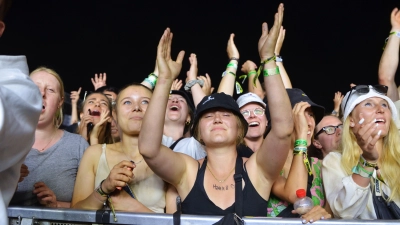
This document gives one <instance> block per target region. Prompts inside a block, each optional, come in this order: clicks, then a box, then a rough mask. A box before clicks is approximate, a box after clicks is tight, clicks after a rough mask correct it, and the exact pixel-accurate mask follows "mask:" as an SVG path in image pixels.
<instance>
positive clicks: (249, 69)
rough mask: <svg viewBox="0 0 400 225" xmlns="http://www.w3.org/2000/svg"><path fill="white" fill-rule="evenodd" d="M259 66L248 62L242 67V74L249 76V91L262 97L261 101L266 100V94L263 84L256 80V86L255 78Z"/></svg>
mask: <svg viewBox="0 0 400 225" xmlns="http://www.w3.org/2000/svg"><path fill="white" fill-rule="evenodd" d="M256 69H257V65H256V64H255V63H254V62H253V61H250V60H247V61H246V62H245V63H243V65H242V69H241V70H242V72H243V73H245V74H247V77H248V81H247V82H248V91H249V92H252V93H255V94H256V95H258V97H260V98H261V99H264V97H265V93H264V90H263V89H262V86H261V83H260V80H259V79H256V84H255V85H254V82H253V80H254V76H256V74H257V72H256Z"/></svg>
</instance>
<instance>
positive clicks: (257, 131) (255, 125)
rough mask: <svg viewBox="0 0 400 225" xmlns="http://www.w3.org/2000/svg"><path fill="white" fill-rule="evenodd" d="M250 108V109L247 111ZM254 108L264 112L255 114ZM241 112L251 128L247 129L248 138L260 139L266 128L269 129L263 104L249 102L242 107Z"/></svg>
mask: <svg viewBox="0 0 400 225" xmlns="http://www.w3.org/2000/svg"><path fill="white" fill-rule="evenodd" d="M247 110H248V111H247ZM254 110H256V111H259V112H261V111H262V112H263V114H262V115H255V113H254ZM240 112H241V113H242V114H246V115H248V116H246V115H243V116H244V118H245V119H246V121H247V123H248V124H249V129H248V130H247V134H246V139H250V140H251V139H258V138H260V137H263V135H264V133H265V130H266V129H267V125H268V121H267V117H266V116H265V110H264V108H263V107H261V105H259V104H257V103H249V104H246V105H244V106H243V107H242V108H240ZM248 112H250V114H248Z"/></svg>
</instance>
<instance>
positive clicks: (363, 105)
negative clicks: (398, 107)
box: [350, 97, 392, 137]
mask: <svg viewBox="0 0 400 225" xmlns="http://www.w3.org/2000/svg"><path fill="white" fill-rule="evenodd" d="M362 118H364V122H363V123H362V124H359V121H360V120H361V119H362ZM391 118H392V112H391V111H390V108H389V104H388V102H387V101H386V100H385V99H382V98H379V97H372V98H368V99H365V100H364V101H362V102H360V103H359V104H358V105H356V107H354V109H353V111H352V112H351V114H350V124H351V127H352V128H353V129H359V127H360V126H361V125H365V124H367V123H370V122H371V121H373V120H374V119H376V122H375V124H376V126H377V127H376V129H375V131H374V132H372V134H371V135H372V136H375V135H376V134H377V133H378V132H379V131H381V137H385V136H386V135H387V134H388V131H389V127H390V121H391Z"/></svg>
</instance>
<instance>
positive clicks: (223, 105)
mask: <svg viewBox="0 0 400 225" xmlns="http://www.w3.org/2000/svg"><path fill="white" fill-rule="evenodd" d="M216 108H220V109H226V110H228V111H231V112H232V113H234V114H235V115H237V116H238V117H239V119H240V121H241V122H242V125H243V128H244V136H246V133H247V129H248V126H249V125H248V123H247V121H246V119H245V118H244V117H243V115H242V113H240V109H239V106H238V104H237V103H236V101H235V99H233V97H232V96H230V95H227V94H225V93H223V92H221V93H214V94H211V95H208V96H205V97H204V98H203V99H202V100H201V101H200V103H199V104H198V105H197V109H196V114H195V116H194V123H193V128H195V127H196V126H197V124H198V123H199V120H200V117H201V116H202V115H203V114H204V113H205V112H206V111H208V110H210V109H216ZM192 133H193V131H192Z"/></svg>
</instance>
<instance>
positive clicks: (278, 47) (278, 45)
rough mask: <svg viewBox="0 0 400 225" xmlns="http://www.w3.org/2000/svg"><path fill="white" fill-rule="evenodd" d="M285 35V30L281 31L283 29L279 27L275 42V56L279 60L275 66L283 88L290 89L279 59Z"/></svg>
mask: <svg viewBox="0 0 400 225" xmlns="http://www.w3.org/2000/svg"><path fill="white" fill-rule="evenodd" d="M285 35H286V30H285V29H283V27H282V26H281V27H280V29H279V36H278V41H277V42H276V45H275V55H276V56H277V57H278V59H279V60H278V59H277V60H276V65H277V66H278V67H279V72H280V73H281V77H282V81H283V85H284V86H285V88H292V82H290V78H289V75H288V74H287V72H286V69H285V67H284V66H283V61H282V57H281V49H282V45H283V41H284V40H285Z"/></svg>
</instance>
